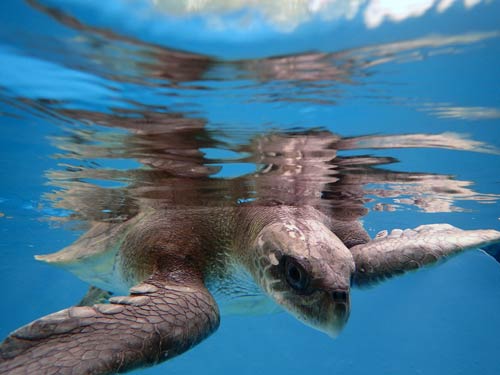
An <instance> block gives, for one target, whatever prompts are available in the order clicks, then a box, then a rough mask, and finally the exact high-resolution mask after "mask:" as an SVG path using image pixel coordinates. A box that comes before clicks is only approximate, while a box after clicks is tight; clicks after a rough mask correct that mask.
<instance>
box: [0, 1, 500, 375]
mask: <svg viewBox="0 0 500 375" xmlns="http://www.w3.org/2000/svg"><path fill="white" fill-rule="evenodd" d="M346 3H347V2H346ZM362 3H363V4H364V5H362V7H366V6H369V5H367V4H365V2H362ZM415 3H419V2H418V1H417V2H415ZM422 3H423V2H422ZM430 3H432V1H431V2H430ZM437 3H438V2H436V4H435V5H433V7H430V8H428V9H427V10H426V11H424V12H423V14H421V15H419V16H408V17H407V18H406V19H404V20H400V21H398V22H395V21H393V20H390V19H386V20H385V22H383V23H381V24H380V25H378V26H377V27H371V28H370V27H368V26H367V25H366V24H365V23H364V21H363V14H362V11H361V10H360V11H359V14H358V15H356V16H355V17H353V18H351V19H346V18H339V19H335V20H325V19H315V18H314V17H313V18H312V19H310V20H308V21H307V22H304V23H303V24H301V25H299V26H298V27H297V28H295V29H293V30H282V29H280V28H276V27H275V26H273V25H272V24H271V23H270V22H269V21H268V20H266V19H265V17H263V16H260V18H259V17H257V16H255V17H256V18H255V19H256V20H254V23H252V24H251V26H252V27H250V28H248V29H245V28H244V27H241V28H238V25H239V24H237V23H235V25H236V26H234V25H233V26H231V27H232V28H231V27H228V28H227V29H226V28H224V27H222V28H221V27H219V28H217V27H213V28H211V24H210V22H206V21H205V20H204V18H203V15H196V16H193V17H189V16H182V17H180V16H167V15H165V14H161V13H155V12H154V11H152V10H151V5H150V4H149V3H148V2H146V1H137V2H128V1H119V0H113V1H109V2H105V3H104V2H97V1H62V0H59V1H56V0H51V1H27V2H22V1H12V0H7V1H3V2H1V4H0V25H1V26H0V64H1V65H0V161H1V166H2V167H1V168H0V181H1V184H0V213H1V214H0V216H1V217H0V233H1V236H0V256H1V259H2V261H1V262H0V284H1V285H2V298H1V300H0V336H1V337H2V338H3V337H5V336H6V335H8V333H9V332H11V331H12V330H14V329H16V328H18V327H20V326H22V325H24V324H26V323H28V322H30V321H32V320H34V319H36V318H38V317H41V316H43V315H47V314H49V313H51V312H54V311H58V310H60V309H63V308H66V307H68V306H70V305H73V304H75V303H77V302H78V301H79V300H80V299H81V297H82V296H83V295H84V294H85V292H86V290H87V288H88V285H87V284H85V283H84V282H83V281H80V280H79V279H77V278H76V276H74V275H72V274H70V273H68V272H66V271H64V270H62V269H58V268H55V267H51V266H48V265H46V264H42V263H41V262H37V261H36V260H35V259H34V258H33V256H34V255H36V254H45V253H49V252H53V251H56V250H58V249H60V248H62V247H64V246H67V245H68V244H70V243H71V242H72V241H74V240H75V239H76V238H77V237H78V236H79V235H80V234H81V233H82V232H81V231H78V230H73V229H71V227H70V226H68V225H61V224H57V222H56V221H55V220H54V218H59V219H61V218H63V219H64V218H65V217H67V216H68V215H69V214H70V212H69V211H68V210H66V209H64V208H61V207H57V205H54V202H53V201H51V199H50V198H47V195H46V194H47V193H51V192H54V191H61V190H64V189H65V186H66V185H64V184H63V183H62V182H61V181H65V179H67V178H68V176H67V175H65V174H64V173H63V172H64V171H65V166H66V165H67V164H71V165H73V166H79V167H82V168H83V169H85V170H87V169H88V170H89V171H91V172H92V171H97V172H99V171H104V172H106V171H107V172H109V171H134V170H137V169H138V168H140V165H141V160H140V158H138V157H135V156H133V155H132V156H130V155H128V154H127V153H124V154H123V156H121V157H120V158H119V157H115V156H110V155H111V153H110V154H106V152H105V151H106V147H108V149H109V150H111V151H113V152H114V150H121V148H120V147H121V146H120V145H121V143H120V142H119V141H117V139H119V137H120V136H121V135H123V134H127V130H126V128H120V127H119V126H118V127H116V126H113V127H112V128H108V127H106V126H102V122H99V120H96V121H93V120H92V119H93V118H94V117H91V116H87V117H85V116H84V115H80V114H78V113H71V114H68V113H69V112H65V111H71V110H73V111H75V112H76V111H77V110H81V111H84V110H85V111H89V112H93V113H97V114H100V115H102V116H104V115H110V116H117V115H120V113H123V111H127V110H129V111H131V112H132V113H136V112H137V113H146V112H147V113H159V114H162V113H167V114H168V113H175V114H179V113H180V114H182V116H183V117H186V118H190V119H200V118H201V119H203V121H204V126H205V129H206V130H207V134H208V135H207V134H205V133H204V136H207V137H208V136H210V137H211V141H210V142H208V141H207V142H205V143H206V144H205V145H204V147H203V150H202V151H203V152H204V153H205V158H206V161H207V163H206V164H207V165H214V166H219V167H221V170H220V171H218V172H217V173H214V174H213V175H211V176H210V178H214V179H229V178H236V177H239V176H245V175H247V174H251V173H253V172H254V171H256V170H258V169H259V168H260V166H259V165H258V163H255V162H254V161H251V160H246V159H245V154H244V151H242V150H241V147H240V146H241V145H246V144H248V143H249V142H250V141H251V139H253V138H254V137H256V136H258V135H261V134H266V133H269V132H271V131H273V132H277V133H279V132H289V131H295V130H300V131H304V130H307V129H313V128H320V129H323V130H327V131H330V132H332V133H335V134H339V135H341V136H342V137H357V136H365V135H369V136H391V135H401V134H424V135H429V134H445V135H444V139H447V140H450V141H449V143H446V142H444V143H445V144H443V141H442V140H441V141H439V142H441V143H439V142H437V144H434V146H429V145H428V144H425V142H424V143H418V142H416V143H415V144H414V145H413V146H412V147H406V146H405V147H390V145H389V146H387V145H385V146H384V147H377V146H374V145H373V143H372V144H371V145H369V146H368V147H366V148H363V147H360V148H358V149H353V150H346V151H343V152H344V154H343V155H346V156H348V155H371V156H374V157H376V156H381V157H382V156H383V157H392V158H395V159H397V162H395V163H392V164H389V165H383V166H382V167H383V168H384V169H387V170H392V171H399V172H409V173H425V174H437V175H443V176H448V177H449V179H450V180H451V181H457V184H455V185H453V187H454V188H456V189H458V187H460V188H461V189H464V190H463V191H462V192H461V193H458V194H452V193H449V194H446V193H443V195H442V196H441V197H440V198H441V199H440V200H439V201H438V202H429V204H436V206H432V207H433V208H432V207H431V208H429V207H430V206H428V205H427V206H426V205H419V204H404V203H399V204H398V203H397V202H395V201H394V199H395V198H394V197H392V196H386V197H382V196H377V195H376V194H372V193H370V191H369V189H371V188H372V186H369V185H367V186H365V187H364V188H365V189H366V190H367V193H366V194H367V197H369V198H372V201H369V202H366V204H365V206H366V207H367V208H368V209H369V213H368V214H367V215H366V216H365V217H363V223H364V226H365V228H366V229H367V230H368V232H369V233H370V235H371V236H374V235H375V234H376V233H377V232H378V231H380V230H383V229H392V228H413V227H416V226H418V225H421V224H428V223H436V222H447V223H450V224H452V225H455V226H458V227H461V228H465V229H478V228H494V229H497V230H499V228H500V221H499V220H500V204H499V201H498V199H499V197H500V177H499V172H500V69H499V68H498V67H499V66H500V27H499V24H498V20H499V19H500V4H499V2H498V1H492V2H479V4H477V5H475V6H474V7H471V8H467V7H466V6H465V5H464V4H463V3H462V2H455V3H454V4H453V5H452V6H451V7H450V8H449V9H447V10H446V11H444V12H442V13H440V12H438V10H437V8H436V7H437V6H438V5H437ZM50 9H58V10H59V11H60V13H62V14H67V15H70V16H71V17H72V19H76V20H78V21H79V23H76V22H73V23H71V22H68V19H65V18H57V17H55V18H54V17H53V14H54V13H51V12H50ZM362 9H364V8H362ZM233 16H234V15H233V14H232V13H231V14H228V15H225V16H224V17H227V23H228V24H229V25H232V23H231V22H236V21H234V20H233V18H231V17H233ZM237 16H238V14H237ZM224 17H223V18H224ZM103 30H104V31H109V33H106V32H103ZM111 32H112V33H111ZM168 48H171V49H175V50H182V51H186V52H191V53H197V54H203V55H208V56H210V57H211V61H210V63H207V66H206V67H204V68H203V71H202V72H201V73H199V72H193V71H192V70H189V69H195V68H196V66H197V65H196V64H195V65H193V66H194V68H193V67H192V66H191V65H190V63H189V61H188V62H182V63H179V64H170V63H169V61H170V60H168V62H167V63H165V61H166V60H167V59H170V57H167V58H164V57H162V56H163V55H162V54H163V53H165V54H167V53H166V52H164V51H162V49H168ZM312 51H315V52H318V53H324V54H325V55H326V57H322V58H321V59H320V63H318V64H311V63H307V62H304V61H303V60H300V58H299V59H298V60H296V61H295V62H293V61H292V62H289V61H288V62H286V61H285V62H281V63H279V62H277V61H276V60H274V61H273V60H272V59H271V60H265V59H264V60H259V59H261V58H268V57H272V56H283V55H284V54H289V55H291V56H292V57H293V56H295V57H297V56H300V54H305V53H310V52H312ZM316 57H317V56H316ZM190 58H193V57H190ZM190 58H186V60H189V59H190ZM162 59H163V60H162ZM306 60H307V59H306ZM162 61H163V63H162ZM183 64H186V65H183ZM165 66H166V67H165ZM186 66H187V68H186V69H187V70H189V72H188V73H187V78H186V77H179V76H177V75H176V74H180V73H179V72H178V71H181V70H182V69H184V67H186ZM332 67H333V68H332ZM162 69H163V70H162ZM176 69H177V70H178V71H176ZM160 73H161V74H160ZM311 75H313V76H312V77H313V78H311ZM172 76H173V77H174V78H168V77H172ZM87 130H88V131H89V134H91V137H90V139H91V141H87V143H85V142H83V143H84V144H85V145H87V144H90V145H92V137H96V138H95V139H96V141H95V142H96V144H97V146H98V147H97V148H96V151H95V155H94V154H92V153H87V154H85V153H84V152H83V151H82V149H79V148H78V147H77V146H74V145H75V144H76V143H75V144H73V143H71V136H73V135H75V134H80V133H78V132H79V131H81V132H82V134H86V133H85V131H87ZM82 137H83V136H82ZM99 137H101V138H99ZM106 137H107V138H106ZM61 139H62V140H61ZM68 139H69V140H68ZM103 139H105V141H103ZM451 140H453V142H452V141H451ZM106 142H107V143H106ZM113 142H115V143H116V144H115V143H113ZM117 144H118V146H117ZM70 146H71V147H70ZM73 146H74V147H73ZM72 147H73V148H72ZM72 152H73V153H72ZM79 152H81V155H80V154H79ZM61 155H62V156H61ZM93 162H94V163H95V164H94V166H92V163H93ZM58 172H61V173H62V178H61V179H59V180H58V179H57V178H56V177H55V176H54V174H57V173H58ZM96 176H97V177H96ZM102 176H103V175H101V174H97V173H96V174H92V173H90V174H89V177H88V180H86V181H88V182H89V183H90V185H92V184H95V185H98V186H101V187H114V186H118V187H119V186H122V185H126V184H127V183H129V182H130V180H129V179H132V177H130V176H129V175H126V174H124V175H114V174H113V175H106V174H104V177H102ZM117 176H118V177H117ZM84 182H85V181H84ZM457 186H458V187H457ZM66 187H67V186H66ZM410 190H411V189H410ZM417 190H418V189H417ZM415 194H416V195H419V194H418V191H417V193H415V192H414V191H413V190H411V192H409V193H408V195H404V194H402V195H401V194H400V195H401V196H398V197H397V198H408V197H413V198H414V196H415ZM422 195H424V196H426V197H427V196H428V192H427V191H426V192H424V193H422ZM241 198H242V199H247V198H252V197H251V196H250V197H247V196H242V197H241ZM431 198H432V197H431ZM377 203H388V204H396V207H395V208H396V209H395V211H392V210H390V211H378V210H376V209H375V206H376V204H377ZM499 285H500V264H498V262H497V261H495V259H493V258H492V257H490V256H488V255H486V254H485V253H483V252H481V251H479V250H471V251H469V252H467V253H464V254H460V255H459V256H456V257H453V258H452V259H450V260H448V261H446V262H442V263H440V264H438V265H436V266H434V267H429V268H426V269H423V270H419V271H418V272H414V273H410V274H407V275H404V276H402V277H398V278H394V279H391V280H388V281H386V282H384V283H381V284H380V285H377V286H375V287H373V288H369V289H363V290H354V291H353V295H352V312H351V317H350V319H349V323H348V324H347V326H346V327H345V329H344V331H343V332H342V333H341V335H340V336H339V337H338V338H336V339H331V338H330V337H328V336H326V335H325V334H323V333H321V332H319V331H315V330H313V329H312V328H309V327H307V326H305V325H303V324H302V323H300V322H299V321H297V320H295V319H294V318H293V317H292V316H290V315H289V314H286V313H277V314H271V315H262V316H223V317H222V321H221V326H220V328H219V330H218V331H217V332H216V333H215V334H214V335H213V336H211V337H210V338H209V339H207V340H206V341H204V342H203V343H201V344H200V345H199V346H197V347H195V348H193V349H192V350H190V351H189V352H187V353H185V354H183V355H182V356H179V357H177V358H175V359H173V360H171V361H168V362H166V363H163V364H161V365H159V366H156V367H153V368H148V369H144V370H137V371H135V372H134V373H137V374H163V373H168V374H193V373H201V372H203V374H206V375H208V374H234V373H238V374H241V375H243V374H296V373H302V372H307V373H310V374H317V373H325V372H326V373H330V374H333V373H335V374H349V375H350V374H366V373H371V374H484V375H490V374H491V375H494V374H499V373H500V363H499V361H498V344H499V343H500V338H499V337H500V318H499V311H500V288H499Z"/></svg>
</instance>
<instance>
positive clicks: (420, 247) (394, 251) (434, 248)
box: [351, 224, 500, 286]
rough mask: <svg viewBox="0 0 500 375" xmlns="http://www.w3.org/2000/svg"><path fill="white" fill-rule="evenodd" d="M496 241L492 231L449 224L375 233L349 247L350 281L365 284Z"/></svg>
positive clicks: (499, 236) (497, 237)
mask: <svg viewBox="0 0 500 375" xmlns="http://www.w3.org/2000/svg"><path fill="white" fill-rule="evenodd" d="M498 241H500V232H497V231H495V230H461V229H459V228H455V227H453V226H451V225H449V224H432V225H421V226H419V227H417V228H415V229H406V230H404V231H403V230H401V229H395V230H393V231H392V232H391V233H390V234H388V233H387V231H383V232H380V233H379V234H377V236H376V237H375V239H373V240H372V241H369V242H367V243H365V244H362V245H356V246H354V247H352V248H351V252H352V254H353V256H354V261H355V263H356V272H355V273H354V275H353V283H354V284H355V285H357V286H365V285H370V284H373V283H376V282H378V281H382V280H384V279H386V278H390V277H393V276H395V275H400V274H402V273H405V272H407V271H410V270H414V269H417V268H420V267H422V266H425V265H427V264H431V263H434V262H436V261H438V260H440V259H442V258H445V257H447V256H450V255H452V254H455V253H458V252H460V251H463V250H466V249H470V248H475V247H479V246H485V245H488V244H490V243H494V242H498Z"/></svg>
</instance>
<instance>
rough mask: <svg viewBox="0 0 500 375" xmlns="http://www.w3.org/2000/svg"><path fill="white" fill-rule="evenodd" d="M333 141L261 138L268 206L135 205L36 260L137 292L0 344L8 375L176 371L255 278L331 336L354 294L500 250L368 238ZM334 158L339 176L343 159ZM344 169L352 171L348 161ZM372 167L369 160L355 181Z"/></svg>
mask: <svg viewBox="0 0 500 375" xmlns="http://www.w3.org/2000/svg"><path fill="white" fill-rule="evenodd" d="M334 142H337V143H338V142H340V139H339V138H338V137H336V136H333V135H331V134H324V133H310V134H288V135H284V136H283V135H274V136H271V137H269V138H268V139H267V140H266V139H264V138H262V139H260V140H258V141H256V143H255V144H254V146H253V150H260V151H259V152H258V153H257V152H254V154H253V155H254V157H255V159H259V162H261V163H262V164H265V165H266V167H263V168H262V169H261V171H260V172H259V173H258V174H257V175H256V176H254V179H253V181H254V184H253V188H256V189H260V190H266V189H270V190H272V189H271V187H272V186H274V187H275V188H276V189H274V190H273V191H272V192H269V194H268V195H267V197H266V199H260V200H259V199H256V200H254V201H253V200H249V201H248V202H245V203H242V204H239V205H234V206H228V205H219V206H217V205H215V206H209V205H208V206H192V205H191V206H182V205H172V204H171V203H169V204H168V205H167V207H165V205H163V204H161V203H158V202H159V201H161V200H158V199H155V200H154V201H155V202H156V203H155V204H156V205H152V204H148V205H146V204H143V205H141V204H139V205H136V206H135V208H134V210H133V213H132V214H130V215H129V216H127V215H125V216H126V218H125V219H123V220H117V221H100V222H99V221H94V223H93V225H92V226H91V228H90V230H88V231H87V232H86V233H85V234H83V236H82V237H80V238H79V239H78V240H77V241H76V242H75V243H74V244H72V245H71V246H69V247H67V248H65V249H63V250H61V251H59V252H57V253H54V254H50V255H44V256H38V259H40V260H44V261H46V262H49V263H54V264H57V265H60V266H64V267H66V268H68V269H69V270H71V271H72V272H74V273H75V274H77V275H78V276H79V277H81V278H82V279H83V280H85V281H88V282H89V283H91V284H93V285H96V286H97V287H99V288H101V289H103V290H110V291H113V292H114V294H118V295H119V294H121V293H124V292H126V291H127V289H129V288H130V290H129V295H128V296H114V297H112V298H110V299H109V301H108V303H96V304H92V302H93V301H92V300H94V301H95V300H96V299H95V298H94V297H92V298H90V302H89V304H90V305H89V306H75V307H71V308H68V309H65V310H62V311H59V312H56V313H54V314H50V315H48V316H45V317H43V318H41V319H38V320H36V321H34V322H32V323H30V324H28V325H27V326H24V327H22V328H20V329H18V330H16V331H14V332H13V333H11V334H10V336H9V337H7V338H6V339H5V341H4V342H3V343H2V344H1V345H0V373H9V374H31V373H47V374H50V373H58V374H105V373H115V372H125V371H128V370H131V369H134V368H137V367H141V366H149V365H153V364H156V363H159V362H162V361H164V360H167V359H170V358H172V357H175V356H176V355H179V354H181V353H182V352H184V351H186V350H188V349H189V348H191V347H193V346H194V345H196V344H197V343H199V342H200V341H202V340H203V339H205V338H206V337H208V336H209V335H210V334H211V333H213V332H214V331H215V330H216V329H217V327H218V325H219V308H218V305H217V303H216V300H215V298H214V295H215V296H219V297H220V296H221V295H224V294H230V295H232V296H236V297H237V296H238V294H241V295H242V298H243V295H245V294H246V291H245V288H243V292H242V291H241V288H238V285H235V284H237V283H239V282H242V281H243V280H245V282H246V281H248V278H251V279H253V280H254V281H255V284H257V285H258V287H259V289H260V290H262V291H263V292H264V293H265V294H266V295H268V296H270V297H271V298H272V299H273V300H274V301H275V302H276V303H277V304H278V305H280V306H282V307H283V308H284V309H285V310H287V311H288V312H290V313H291V314H293V315H294V316H296V317H297V318H298V319H300V320H301V321H303V322H304V323H306V324H308V325H310V326H312V327H314V328H317V329H319V330H321V331H324V332H326V333H327V334H329V335H332V336H335V335H336V334H338V332H339V331H340V330H341V329H342V327H343V326H344V325H345V324H346V322H347V319H348V317H349V312H350V298H349V294H350V289H351V287H358V286H365V285H372V284H374V283H376V282H378V281H380V280H383V279H385V278H389V277H392V276H394V275H397V274H401V273H404V272H406V271H409V270H414V269H416V268H419V267H422V266H424V265H427V264H431V263H434V262H436V261H437V260H439V259H442V258H445V257H447V256H449V255H452V254H455V253H457V252H459V251H462V250H465V249H468V248H474V247H478V246H484V245H487V244H491V243H495V242H498V241H500V232H498V231H495V230H467V231H464V230H460V229H458V228H455V227H453V226H451V225H448V224H433V225H422V226H419V227H417V228H415V229H405V230H400V229H394V230H392V231H391V232H390V233H388V232H386V231H383V232H380V233H379V234H377V235H376V237H375V238H374V239H370V237H369V236H368V234H367V232H366V231H365V230H364V229H363V226H362V224H361V222H360V221H359V220H358V219H359V216H360V215H361V214H360V213H353V212H355V211H356V210H355V209H356V208H359V206H360V205H361V206H362V202H361V204H359V205H352V204H347V203H346V202H349V201H350V200H351V198H352V196H353V195H354V197H355V198H354V200H357V195H356V190H357V189H356V186H360V184H361V183H360V182H359V181H360V180H361V179H362V178H366V176H364V177H363V175H362V174H361V175H360V176H358V177H355V176H356V174H352V175H350V176H348V174H347V173H344V175H343V176H342V173H340V172H339V174H338V175H336V176H334V177H332V172H331V170H332V169H331V163H332V160H333V159H335V158H336V153H335V150H334V148H333V147H331V144H332V143H334ZM311 145H312V146H311ZM318 145H321V147H318ZM325 145H328V147H323V146H325ZM318 149H321V150H323V151H325V152H319V151H317V150H318ZM312 150H316V151H315V152H312ZM278 151H279V152H278ZM180 154H182V153H180ZM259 155H260V156H259ZM269 159H272V160H273V162H272V163H269ZM336 160H337V161H336V162H335V163H336V164H337V165H338V166H339V167H338V168H337V171H339V170H342V168H341V166H342V159H341V158H337V159H336ZM345 160H347V161H345V163H344V165H349V166H350V167H349V168H351V167H352V165H353V160H352V159H345ZM373 160H374V159H373ZM373 160H368V159H367V158H366V157H365V158H364V159H363V163H360V164H359V165H358V166H357V168H358V169H357V170H358V172H359V168H360V166H361V165H363V166H366V165H370V163H371V164H373ZM143 162H144V163H145V164H147V161H146V159H144V160H143ZM326 165H329V166H330V167H329V168H326V169H325V168H322V166H326ZM162 166H163V168H168V167H169V166H170V167H171V166H172V164H171V163H166V162H165V161H164V163H163V164H162ZM299 167H300V168H299ZM176 168H177V166H176ZM345 168H347V167H345ZM325 171H328V174H325V173H324V172H325ZM193 173H195V172H193ZM200 173H201V172H200ZM206 173H210V171H206ZM377 173H378V174H380V171H377ZM388 173H389V172H388ZM391 173H392V172H391ZM273 176H274V177H273ZM192 177H193V176H190V177H189V178H190V179H189V183H190V184H191V183H194V182H193V180H192ZM320 177H322V178H320ZM349 177H350V178H349ZM356 178H358V182H357V183H355V181H356ZM332 179H333V180H335V181H337V182H339V181H342V180H343V181H348V182H349V183H346V185H345V186H344V187H343V188H339V189H337V190H335V189H334V188H332V189H328V191H329V192H330V194H331V195H334V196H335V195H338V199H337V200H336V203H337V205H335V204H333V205H328V206H325V205H323V204H322V203H324V202H322V199H321V196H320V195H318V192H321V191H322V190H324V189H325V184H326V183H331V182H332V181H333V180H332ZM175 183H177V184H178V183H179V181H178V180H176V181H175ZM412 183H415V181H413V182H412ZM291 185H293V187H294V188H293V189H292V190H293V191H294V193H293V194H291V193H290V191H291V189H290V188H289V187H290V186H291ZM284 186H288V187H287V188H284V189H281V187H284ZM339 186H342V185H341V184H340V185H339ZM341 193H344V195H342V194H341ZM273 194H277V195H276V196H272V195H273ZM349 194H351V195H349ZM269 195H271V197H269ZM74 196H78V194H74ZM143 199H144V197H143ZM95 202H97V200H96V201H95ZM169 202H172V199H169ZM294 202H295V203H294ZM150 203H151V202H150ZM96 204H97V203H96ZM327 207H328V209H327ZM332 207H333V208H332ZM332 212H333V213H335V215H331V213H332ZM329 213H330V214H329ZM94 291H95V289H94ZM98 294H99V293H98ZM88 300H89V299H88V298H87V301H88ZM235 301H238V299H235ZM246 307H248V308H250V307H249V306H248V305H247V306H246ZM240 308H241V306H240Z"/></svg>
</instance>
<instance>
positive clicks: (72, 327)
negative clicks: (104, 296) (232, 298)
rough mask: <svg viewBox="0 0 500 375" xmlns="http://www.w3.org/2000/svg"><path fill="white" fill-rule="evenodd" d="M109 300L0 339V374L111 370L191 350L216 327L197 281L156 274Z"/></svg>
mask: <svg viewBox="0 0 500 375" xmlns="http://www.w3.org/2000/svg"><path fill="white" fill-rule="evenodd" d="M130 293H131V294H130V296H128V297H113V298H111V299H110V303H109V304H100V305H94V306H92V307H87V306H86V307H71V308H69V309H66V310H62V311H60V312H57V313H54V314H51V315H47V316H45V317H43V318H41V319H39V320H36V321H34V322H32V323H31V324H29V325H27V326H24V327H22V328H20V329H18V330H16V331H14V332H13V333H12V334H11V335H10V336H9V337H8V338H7V339H5V341H4V342H3V343H1V344H0V373H2V374H5V373H8V374H34V373H37V374H49V373H50V374H56V373H57V374H108V373H117V372H125V371H128V370H131V369H133V368H137V367H143V366H150V365H153V364H155V363H158V362H162V361H164V360H166V359H169V358H172V357H174V356H176V355H178V354H180V353H182V352H184V351H186V350H187V349H189V348H191V347H192V346H194V345H195V344H197V343H199V342H200V341H201V340H203V339H204V338H206V337H207V336H209V335H210V334H211V333H212V332H214V331H215V330H216V329H217V327H218V325H219V312H218V309H217V305H216V304H215V301H214V300H213V298H212V296H211V295H210V293H209V292H208V291H207V289H206V288H205V287H204V285H203V284H202V282H201V281H198V280H197V281H193V282H187V283H186V282H182V283H179V282H177V281H171V280H168V279H165V278H164V277H162V276H160V275H154V276H152V277H151V278H149V279H148V280H146V281H145V282H144V283H142V284H139V285H137V286H135V287H134V288H132V289H131V290H130Z"/></svg>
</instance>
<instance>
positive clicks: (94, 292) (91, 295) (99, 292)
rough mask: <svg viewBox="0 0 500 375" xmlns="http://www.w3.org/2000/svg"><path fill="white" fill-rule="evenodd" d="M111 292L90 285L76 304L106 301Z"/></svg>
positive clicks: (90, 304) (85, 304)
mask: <svg viewBox="0 0 500 375" xmlns="http://www.w3.org/2000/svg"><path fill="white" fill-rule="evenodd" d="M112 295H113V294H112V293H111V292H108V291H106V290H103V289H101V288H98V287H96V286H91V287H90V288H89V290H88V291H87V293H86V294H85V295H84V296H83V298H82V300H81V301H80V302H78V304H77V306H92V305H95V304H96V303H106V302H108V301H109V299H110V298H111V296H112Z"/></svg>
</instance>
